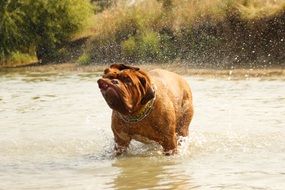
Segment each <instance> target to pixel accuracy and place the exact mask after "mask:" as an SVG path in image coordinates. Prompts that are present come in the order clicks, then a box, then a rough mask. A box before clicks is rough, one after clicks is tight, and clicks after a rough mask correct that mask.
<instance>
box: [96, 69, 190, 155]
mask: <svg viewBox="0 0 285 190" xmlns="http://www.w3.org/2000/svg"><path fill="white" fill-rule="evenodd" d="M122 71H123V72H122ZM120 75H126V76H128V77H129V78H130V79H131V81H132V85H128V88H127V87H126V86H124V81H120V83H122V84H120V85H118V86H121V88H122V90H120V91H121V92H120V93H119V94H121V95H122V96H123V97H122V98H121V101H124V102H121V103H120V104H118V105H120V106H122V105H123V104H124V105H123V107H124V108H116V107H111V106H110V105H109V106H110V107H111V108H112V109H113V113H112V131H113V133H114V137H115V142H116V145H115V151H116V154H118V155H119V154H121V153H123V152H124V151H126V149H127V147H128V146H129V144H130V141H131V140H132V139H135V140H139V141H142V142H146V141H155V142H157V143H159V144H160V145H161V146H162V147H163V149H164V152H165V154H167V155H169V154H173V153H175V152H176V150H177V135H178V136H184V137H185V136H187V135H188V128H189V124H190V122H191V120H192V117H193V105H192V93H191V90H190V87H189V85H188V84H187V82H186V81H185V80H184V79H183V78H182V77H181V76H179V75H177V74H175V73H172V72H169V71H166V70H161V69H156V70H152V71H150V72H144V71H141V70H140V69H139V68H137V67H130V66H126V65H122V64H120V65H119V64H115V65H112V66H110V67H109V68H107V69H106V70H105V72H104V75H103V78H102V79H99V81H98V83H99V86H100V83H102V82H109V81H111V80H114V79H116V80H117V79H118V80H120V78H123V77H120ZM100 80H101V81H100ZM102 80H104V81H102ZM152 85H154V86H155V88H156V89H155V92H154V90H153V88H152ZM154 93H155V94H154ZM154 96H155V98H156V99H155V101H154V105H153V110H152V111H151V113H150V114H149V115H148V116H147V117H146V118H144V119H143V120H141V121H138V122H127V121H124V120H123V119H122V118H121V117H120V114H124V115H128V114H130V115H131V114H135V113H136V112H137V111H139V110H140V109H142V108H143V106H144V104H146V103H147V102H148V101H150V100H151V99H152V98H154ZM104 97H105V99H106V98H112V97H108V96H104ZM108 101H110V100H106V102H108Z"/></svg>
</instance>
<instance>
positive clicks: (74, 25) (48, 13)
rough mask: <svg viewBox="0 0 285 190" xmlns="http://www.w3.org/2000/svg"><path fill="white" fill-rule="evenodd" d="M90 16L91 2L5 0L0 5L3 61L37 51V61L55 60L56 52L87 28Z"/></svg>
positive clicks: (82, 0)
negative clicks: (29, 50)
mask: <svg viewBox="0 0 285 190" xmlns="http://www.w3.org/2000/svg"><path fill="white" fill-rule="evenodd" d="M90 13H91V5H90V2H89V1H88V0H49V1H46V0H22V1H19V0H3V1H1V3H0V21H1V22H2V23H3V24H1V26H0V51H1V54H2V57H4V56H9V55H10V54H11V52H14V51H22V52H26V51H28V49H30V48H31V47H35V49H36V54H37V57H38V59H42V60H43V61H46V60H50V59H55V58H56V57H57V56H58V54H57V48H59V47H60V46H62V45H63V44H64V43H65V42H67V41H68V40H70V39H71V37H72V35H73V34H74V33H75V32H77V31H79V30H80V29H81V28H82V27H83V26H84V21H85V20H86V18H87V17H88V16H89V14H90ZM3 55H4V56H3Z"/></svg>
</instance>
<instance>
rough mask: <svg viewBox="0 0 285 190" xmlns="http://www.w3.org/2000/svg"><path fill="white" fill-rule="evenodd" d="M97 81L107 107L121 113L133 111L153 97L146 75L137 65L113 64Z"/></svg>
mask: <svg viewBox="0 0 285 190" xmlns="http://www.w3.org/2000/svg"><path fill="white" fill-rule="evenodd" d="M97 82H98V85H99V88H100V90H101V93H102V95H103V97H104V99H105V100H106V102H107V104H108V105H109V107H110V108H111V109H113V110H116V111H118V112H120V113H121V114H132V113H135V112H136V111H138V110H139V109H140V108H141V107H142V106H144V105H145V104H146V103H147V102H148V101H149V100H151V99H152V98H154V91H153V89H152V86H151V82H150V79H149V77H148V75H147V74H146V73H145V72H143V71H141V70H140V69H139V68H138V67H132V66H127V65H124V64H113V65H111V66H110V67H109V68H107V69H105V71H104V75H103V76H102V78H100V79H99V80H98V81H97Z"/></svg>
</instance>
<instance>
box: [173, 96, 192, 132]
mask: <svg viewBox="0 0 285 190" xmlns="http://www.w3.org/2000/svg"><path fill="white" fill-rule="evenodd" d="M192 117H193V106H192V102H191V101H190V100H184V102H183V105H182V107H181V110H180V114H179V117H178V119H177V126H176V134H177V135H178V136H182V137H186V136H188V133H189V131H188V130H189V125H190V122H191V120H192Z"/></svg>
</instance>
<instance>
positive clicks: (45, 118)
mask: <svg viewBox="0 0 285 190" xmlns="http://www.w3.org/2000/svg"><path fill="white" fill-rule="evenodd" d="M98 76H99V75H98V73H87V72H82V73H80V72H67V73H60V72H41V73H39V72H32V71H31V72H29V71H25V72H6V73H1V76H0V189H1V190H2V189H3V190H20V189H21V190H23V189H29V190H32V189H34V190H39V189H41V190H50V189H53V190H67V189H68V190H77V189H78V190H79V189H86V190H95V189H100V190H101V189H179V190H180V189H185V190H188V189H203V190H204V189H230V190H233V189H240V190H247V189H266V190H271V189H272V190H284V189H285V123H284V119H285V80H284V79H278V78H275V79H274V80H272V79H270V78H267V79H262V78H241V79H231V78H230V77H228V78H227V77H226V78H224V77H216V78H213V77H209V76H184V77H185V78H186V79H187V81H188V82H189V83H190V84H191V86H192V90H193V96H194V106H195V115H194V119H193V122H192V123H191V126H190V136H189V138H187V139H184V140H185V141H184V142H183V144H182V146H181V147H180V148H179V154H178V155H175V156H169V157H165V156H163V155H162V153H161V147H159V146H156V145H143V144H141V143H138V142H132V144H131V146H130V148H129V151H128V153H127V154H126V155H124V156H122V157H119V158H114V157H113V155H112V148H113V135H112V132H111V128H110V122H111V121H110V116H111V110H110V109H109V107H108V106H107V104H106V103H105V101H104V99H103V98H102V96H101V94H100V91H99V90H98V87H97V83H96V81H97V79H98Z"/></svg>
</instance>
